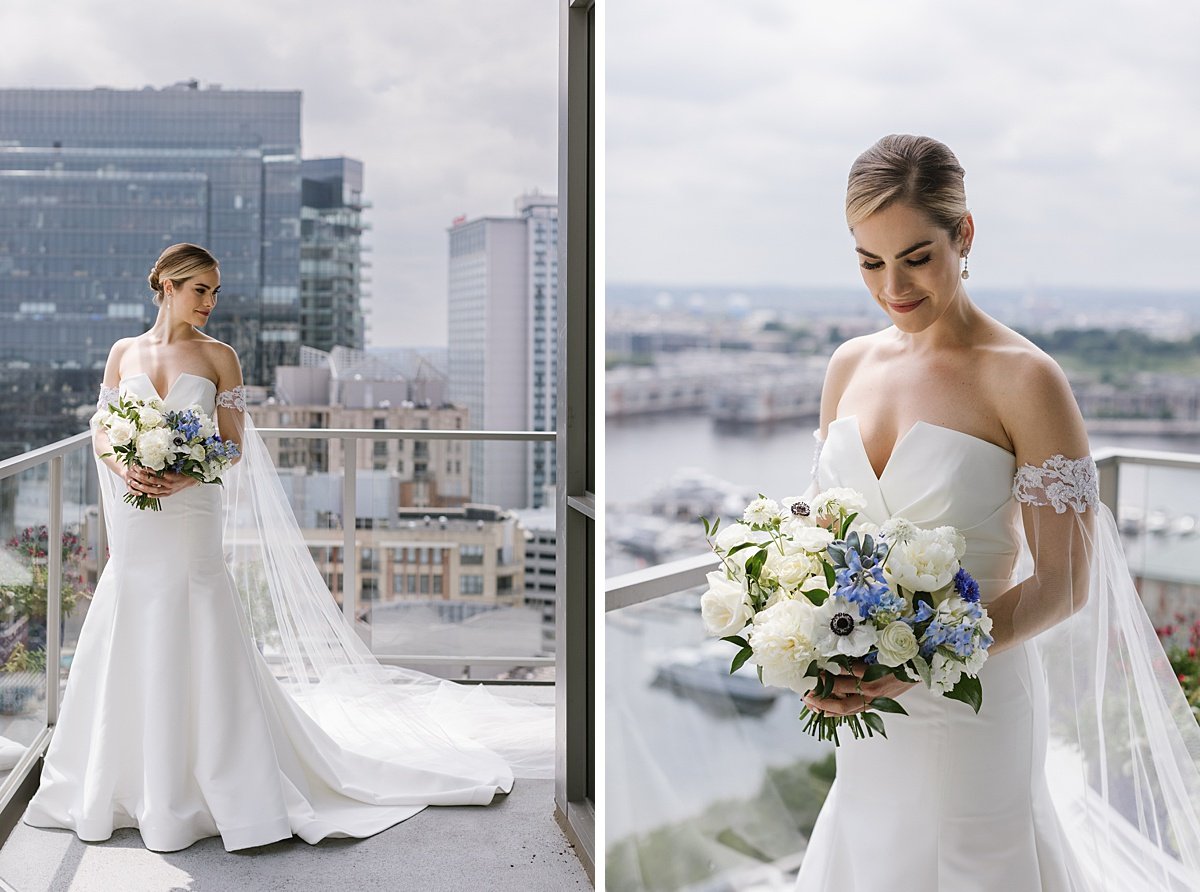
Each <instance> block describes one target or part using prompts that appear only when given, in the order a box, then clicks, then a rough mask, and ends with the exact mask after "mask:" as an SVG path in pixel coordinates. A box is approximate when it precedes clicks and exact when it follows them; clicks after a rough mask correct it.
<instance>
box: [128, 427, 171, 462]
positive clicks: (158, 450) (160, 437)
mask: <svg viewBox="0 0 1200 892" xmlns="http://www.w3.org/2000/svg"><path fill="white" fill-rule="evenodd" d="M172 436H173V435H172V433H171V431H169V430H167V429H166V428H165V427H157V428H154V429H153V430H148V431H143V432H142V435H141V436H140V437H138V442H137V459H138V461H139V462H141V463H142V464H143V465H145V466H146V467H147V468H150V469H151V470H154V471H161V470H162V469H163V468H164V467H166V464H167V459H168V458H171V457H174V455H175V450H174V444H173V443H172V442H171V438H172Z"/></svg>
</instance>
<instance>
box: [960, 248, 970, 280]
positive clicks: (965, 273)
mask: <svg viewBox="0 0 1200 892" xmlns="http://www.w3.org/2000/svg"><path fill="white" fill-rule="evenodd" d="M962 259H963V268H962V277H963V278H964V279H969V278H971V271H970V270H969V269H967V263H968V262H969V261H970V257H969V255H968V254H967V252H966V251H963V253H962Z"/></svg>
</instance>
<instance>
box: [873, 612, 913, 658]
mask: <svg viewBox="0 0 1200 892" xmlns="http://www.w3.org/2000/svg"><path fill="white" fill-rule="evenodd" d="M919 650H920V646H919V645H918V644H917V636H916V635H915V634H913V630H912V627H911V626H910V625H909V624H908V623H906V622H901V621H900V620H896V621H895V622H893V623H889V624H888V626H887V627H886V628H885V629H884V630H883V631H882V632H880V633H879V662H880V663H882V664H883V665H884V666H900V665H903V664H904V663H907V662H908V661H909V660H911V659H912V658H913V657H915V656H916V655H917V652H918V651H919Z"/></svg>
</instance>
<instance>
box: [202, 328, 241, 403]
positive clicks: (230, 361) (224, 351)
mask: <svg viewBox="0 0 1200 892" xmlns="http://www.w3.org/2000/svg"><path fill="white" fill-rule="evenodd" d="M202 348H203V350H204V352H205V354H206V356H207V357H208V360H209V362H211V363H212V364H213V367H214V368H215V370H216V372H217V379H218V381H217V384H218V386H219V387H220V388H221V389H222V390H228V389H230V388H232V387H236V386H237V385H238V384H241V383H242V365H241V362H240V361H239V360H238V355H237V351H236V350H234V349H233V348H232V347H231V346H229V345H228V344H226V343H225V342H224V341H218V340H217V339H216V338H213V337H209V336H208V335H204V336H203V343H202Z"/></svg>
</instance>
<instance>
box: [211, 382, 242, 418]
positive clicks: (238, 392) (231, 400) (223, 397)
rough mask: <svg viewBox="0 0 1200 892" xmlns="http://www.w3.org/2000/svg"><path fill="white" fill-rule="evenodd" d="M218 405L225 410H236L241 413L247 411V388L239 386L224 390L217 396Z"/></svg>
mask: <svg viewBox="0 0 1200 892" xmlns="http://www.w3.org/2000/svg"><path fill="white" fill-rule="evenodd" d="M217 405H218V406H221V407H222V408H225V409H236V410H237V411H239V412H245V411H246V387H245V385H244V384H239V385H238V386H237V387H234V388H232V389H230V390H222V391H221V392H220V393H218V394H217Z"/></svg>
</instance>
